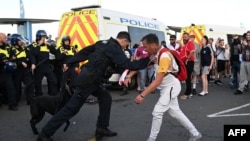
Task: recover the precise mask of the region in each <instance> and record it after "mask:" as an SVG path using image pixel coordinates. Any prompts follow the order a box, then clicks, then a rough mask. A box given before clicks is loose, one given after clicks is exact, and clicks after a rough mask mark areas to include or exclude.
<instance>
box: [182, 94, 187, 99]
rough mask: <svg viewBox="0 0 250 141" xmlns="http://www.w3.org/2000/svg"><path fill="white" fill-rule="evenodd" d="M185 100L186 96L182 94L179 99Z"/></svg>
mask: <svg viewBox="0 0 250 141" xmlns="http://www.w3.org/2000/svg"><path fill="white" fill-rule="evenodd" d="M187 98H188V96H187V95H185V94H183V95H181V96H180V99H187Z"/></svg>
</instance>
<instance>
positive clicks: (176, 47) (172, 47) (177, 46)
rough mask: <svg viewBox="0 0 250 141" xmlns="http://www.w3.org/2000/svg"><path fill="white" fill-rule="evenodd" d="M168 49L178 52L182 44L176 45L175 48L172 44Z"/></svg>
mask: <svg viewBox="0 0 250 141" xmlns="http://www.w3.org/2000/svg"><path fill="white" fill-rule="evenodd" d="M167 48H168V49H170V50H176V49H178V48H180V44H178V43H176V44H175V47H174V46H173V45H171V44H168V45H167Z"/></svg>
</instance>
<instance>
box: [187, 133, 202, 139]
mask: <svg viewBox="0 0 250 141" xmlns="http://www.w3.org/2000/svg"><path fill="white" fill-rule="evenodd" d="M201 138H202V135H201V133H199V134H198V135H196V136H194V135H191V136H190V138H189V140H188V141H200V140H201Z"/></svg>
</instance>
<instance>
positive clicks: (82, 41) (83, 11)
mask: <svg viewBox="0 0 250 141" xmlns="http://www.w3.org/2000/svg"><path fill="white" fill-rule="evenodd" d="M120 31H128V32H129V33H130V36H131V39H132V42H131V46H133V45H134V44H138V43H139V42H140V40H141V38H142V37H143V36H144V35H146V34H148V33H155V34H156V35H157V36H158V37H159V41H162V40H166V36H167V32H166V26H165V25H164V23H162V22H160V21H157V20H155V19H151V18H145V17H141V16H138V15H132V14H127V13H122V12H118V11H113V10H108V9H104V8H102V7H101V6H98V5H93V6H85V7H79V8H72V9H71V11H69V12H66V13H63V14H62V17H61V20H60V24H59V31H58V39H59V41H60V40H61V38H62V37H63V36H64V35H69V36H70V37H71V43H72V45H77V46H78V49H79V48H84V47H86V46H88V45H90V44H93V43H95V42H96V41H98V40H104V39H109V38H110V37H114V38H115V37H116V35H117V33H118V32H120ZM119 77H120V74H119V73H116V74H113V75H112V77H111V78H110V79H109V82H110V83H117V82H118V80H119ZM135 80H136V79H135ZM135 84H136V83H132V84H131V85H135ZM131 87H134V86H131Z"/></svg>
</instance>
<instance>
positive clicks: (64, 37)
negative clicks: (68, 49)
mask: <svg viewBox="0 0 250 141" xmlns="http://www.w3.org/2000/svg"><path fill="white" fill-rule="evenodd" d="M65 41H69V42H70V37H69V36H68V35H65V36H63V37H62V43H63V44H64V42H65Z"/></svg>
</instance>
